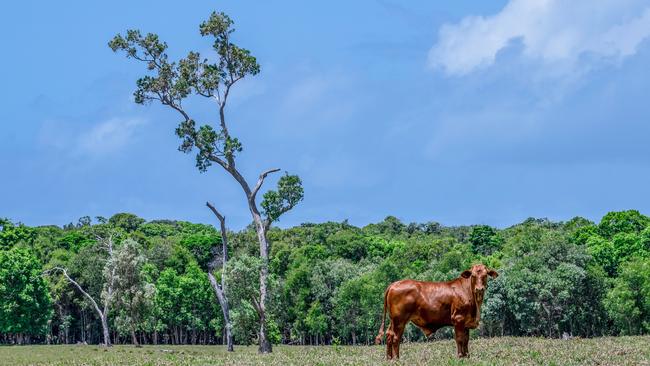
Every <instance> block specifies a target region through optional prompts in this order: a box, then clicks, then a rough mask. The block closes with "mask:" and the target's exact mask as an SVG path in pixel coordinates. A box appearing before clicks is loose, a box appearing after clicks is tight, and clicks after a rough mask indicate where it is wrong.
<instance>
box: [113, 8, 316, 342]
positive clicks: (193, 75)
mask: <svg viewBox="0 0 650 366" xmlns="http://www.w3.org/2000/svg"><path fill="white" fill-rule="evenodd" d="M199 30H200V33H201V35H202V36H207V37H211V38H213V39H214V41H213V46H212V47H213V49H214V51H216V61H215V62H210V61H208V59H207V58H203V57H201V55H200V54H199V53H198V52H189V54H188V55H187V57H185V58H182V59H180V60H179V61H178V62H172V61H169V57H168V55H167V53H166V50H167V44H166V43H165V42H163V41H161V40H160V39H159V37H158V36H157V35H156V34H153V33H148V34H146V35H143V34H142V33H141V32H140V31H139V30H128V31H127V32H126V34H125V35H124V36H123V35H121V34H118V35H116V36H115V37H114V38H113V39H112V40H111V41H110V42H109V47H110V48H111V49H112V50H113V51H115V52H117V51H123V52H125V53H126V57H127V58H132V59H135V60H137V61H141V62H143V63H144V64H145V65H146V67H147V70H148V71H149V74H147V75H145V76H143V77H141V78H140V79H138V80H137V83H136V85H137V88H136V91H135V92H134V96H135V102H136V103H138V104H146V103H150V102H159V103H161V104H162V105H165V106H167V107H169V108H171V109H173V110H175V111H176V112H178V114H179V115H180V117H181V121H180V123H179V125H178V127H177V128H176V135H177V136H178V137H179V138H180V139H181V144H180V147H179V150H180V151H182V152H184V153H190V152H191V151H193V150H195V149H196V151H197V153H196V167H197V168H198V169H199V171H201V172H205V171H207V169H208V168H209V167H210V166H211V165H213V164H217V165H218V166H220V167H221V168H223V170H225V171H226V172H227V173H228V174H229V175H230V176H232V178H233V179H234V180H235V181H236V182H237V183H238V184H239V185H240V186H241V189H242V190H243V192H244V195H245V198H246V202H247V204H248V208H249V210H250V213H251V216H252V219H253V223H254V225H255V229H256V232H257V240H258V242H259V256H260V258H261V260H262V261H261V262H262V263H261V266H260V273H259V288H260V292H259V298H256V299H253V300H254V301H253V302H254V304H255V308H256V311H257V313H258V316H259V320H260V328H259V352H262V353H267V352H271V350H272V349H271V343H270V342H269V339H268V337H267V324H266V322H267V317H266V309H267V299H268V294H267V286H268V275H269V267H268V256H269V241H268V238H267V232H268V230H269V227H270V225H271V223H272V222H274V221H277V220H278V219H279V218H280V216H281V215H282V214H284V213H285V212H287V211H289V210H291V209H292V208H293V207H294V206H295V205H296V204H297V203H298V202H300V201H301V200H302V198H303V189H302V182H301V181H300V178H299V177H298V176H295V175H289V174H286V175H284V176H282V177H281V178H280V180H279V182H278V189H277V190H270V191H268V192H266V193H265V194H264V197H263V201H262V202H261V206H262V210H260V209H259V207H258V204H257V194H258V193H259V191H260V189H261V188H262V185H263V184H264V180H265V179H266V178H267V176H268V175H269V174H272V173H275V172H278V171H280V169H277V168H274V169H268V170H266V171H264V172H262V173H261V174H260V175H259V178H258V179H257V182H256V183H255V184H254V185H252V184H250V183H249V181H248V180H247V179H246V178H245V177H244V175H243V174H242V173H241V171H240V170H239V168H238V167H237V164H236V160H237V159H236V158H237V156H238V154H239V153H241V152H242V150H243V146H242V144H241V142H240V141H239V139H238V138H237V137H235V136H233V135H232V134H231V132H230V130H229V128H228V124H227V120H226V113H225V111H226V105H227V102H228V97H229V95H230V92H231V90H232V87H233V86H234V85H235V84H236V83H237V82H238V81H240V80H242V79H244V78H246V77H249V76H254V75H256V74H258V73H259V72H260V65H259V64H258V63H257V60H256V58H255V57H254V56H252V55H251V53H250V51H249V50H247V49H244V48H241V47H239V46H237V45H235V44H234V43H232V41H231V38H232V34H233V32H234V28H233V21H232V20H231V19H230V17H228V16H227V15H226V14H224V13H217V12H213V13H212V14H211V15H210V17H209V19H208V20H207V21H205V22H203V23H202V24H201V25H200V27H199ZM189 97H204V98H206V99H207V100H210V101H214V102H216V106H217V109H218V112H219V119H218V121H217V122H216V123H214V126H213V124H210V123H207V124H200V123H197V121H196V120H195V119H194V118H193V117H192V115H191V114H190V112H189V111H188V110H187V109H186V108H185V106H184V105H183V101H184V100H186V99H187V98H189Z"/></svg>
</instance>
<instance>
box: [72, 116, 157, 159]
mask: <svg viewBox="0 0 650 366" xmlns="http://www.w3.org/2000/svg"><path fill="white" fill-rule="evenodd" d="M144 123H145V121H144V120H143V119H139V118H112V119H109V120H107V121H105V122H102V123H99V124H97V125H95V126H93V127H92V128H91V129H90V130H89V131H86V132H84V133H82V134H81V135H79V137H78V140H77V141H78V145H77V146H78V148H79V150H81V151H82V152H86V153H90V154H94V155H103V154H106V153H111V152H115V151H117V150H119V149H121V148H122V147H124V146H126V145H127V144H128V143H129V142H130V140H131V139H132V137H133V135H134V133H135V130H136V129H137V128H138V127H139V126H141V125H143V124H144Z"/></svg>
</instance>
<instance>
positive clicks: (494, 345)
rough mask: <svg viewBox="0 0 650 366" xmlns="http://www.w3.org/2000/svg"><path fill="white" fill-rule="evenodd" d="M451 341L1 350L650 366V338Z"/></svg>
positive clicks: (65, 358) (79, 356) (46, 360)
mask: <svg viewBox="0 0 650 366" xmlns="http://www.w3.org/2000/svg"><path fill="white" fill-rule="evenodd" d="M455 350H456V346H455V344H454V342H453V341H451V340H440V341H430V342H427V343H406V344H404V346H403V347H402V352H401V354H402V359H401V361H400V362H390V363H388V362H385V361H384V359H383V357H384V347H383V346H382V347H380V346H372V347H366V346H356V347H354V346H321V347H307V346H276V347H275V348H274V352H273V353H272V354H270V355H259V354H257V347H255V346H250V347H245V346H238V347H235V353H231V354H228V353H227V352H226V350H225V348H224V347H223V346H165V345H158V346H144V347H142V348H135V347H132V346H128V345H126V346H114V347H112V348H110V349H108V350H105V349H103V348H102V347H99V346H95V345H88V346H76V345H69V346H41V345H38V346H0V365H98V366H104V365H150V366H154V365H186V366H198V365H381V364H387V365H388V364H390V365H650V337H649V336H645V337H611V338H595V339H571V340H558V339H541V338H512V337H505V338H486V339H477V340H472V341H470V355H471V358H470V359H466V360H459V359H457V358H455V356H454V355H455V352H456V351H455Z"/></svg>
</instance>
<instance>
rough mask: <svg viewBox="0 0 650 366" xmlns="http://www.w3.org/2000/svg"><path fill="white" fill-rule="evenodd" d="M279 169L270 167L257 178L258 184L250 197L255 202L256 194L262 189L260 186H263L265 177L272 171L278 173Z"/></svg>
mask: <svg viewBox="0 0 650 366" xmlns="http://www.w3.org/2000/svg"><path fill="white" fill-rule="evenodd" d="M279 171H280V169H278V168H276V169H269V170H267V171H265V172H264V173H262V174H260V178H259V179H258V180H257V184H256V185H255V187H254V188H253V192H251V198H250V199H251V200H252V201H253V202H255V196H256V195H257V192H258V191H259V190H260V188H262V184H264V179H265V178H266V176H267V175H269V174H271V173H276V172H279Z"/></svg>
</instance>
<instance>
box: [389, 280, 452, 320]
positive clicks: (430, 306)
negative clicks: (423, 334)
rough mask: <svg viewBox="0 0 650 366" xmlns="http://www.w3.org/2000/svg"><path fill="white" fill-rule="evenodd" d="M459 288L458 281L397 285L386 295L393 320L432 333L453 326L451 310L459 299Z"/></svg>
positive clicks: (406, 281)
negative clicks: (397, 319) (457, 287)
mask: <svg viewBox="0 0 650 366" xmlns="http://www.w3.org/2000/svg"><path fill="white" fill-rule="evenodd" d="M456 286H457V284H456V283H455V281H449V282H425V281H415V280H401V281H397V282H394V283H392V284H391V285H390V286H389V288H388V290H387V291H388V292H387V294H386V295H387V300H388V304H387V305H388V310H389V313H390V317H391V319H393V318H399V319H404V320H407V321H408V320H411V321H413V323H415V324H416V325H417V326H419V327H421V328H423V329H428V330H430V331H435V330H436V329H438V328H440V327H442V326H445V325H451V308H452V305H453V304H454V302H455V301H457V297H458V294H457V289H456Z"/></svg>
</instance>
